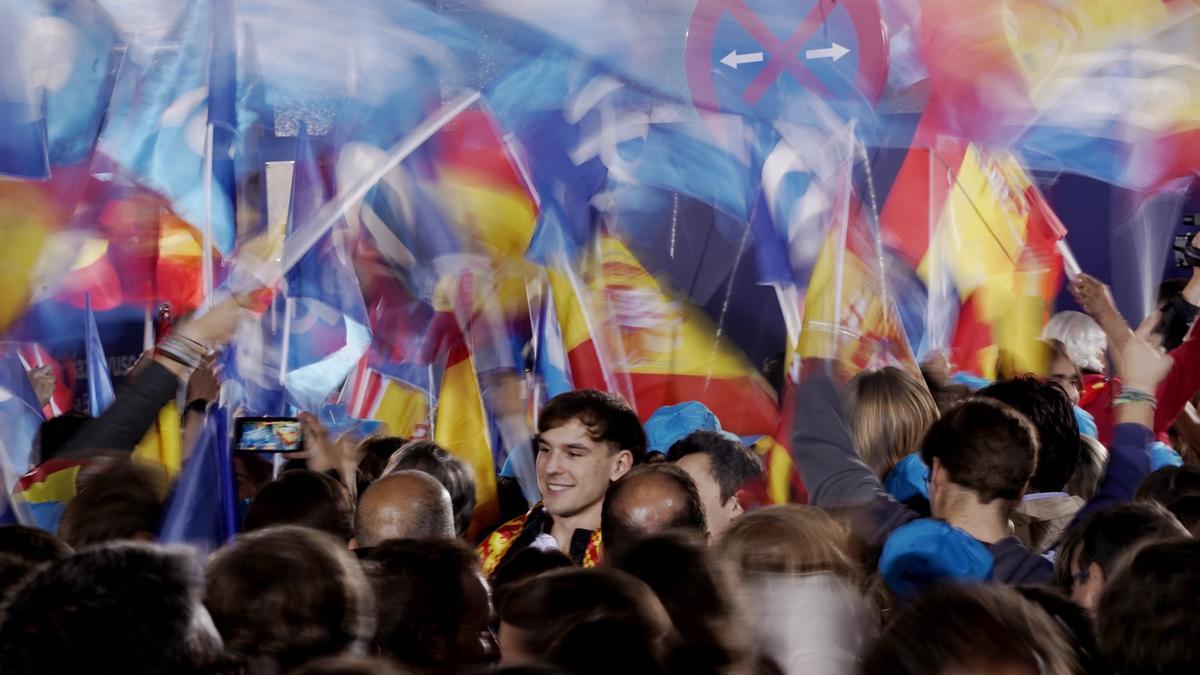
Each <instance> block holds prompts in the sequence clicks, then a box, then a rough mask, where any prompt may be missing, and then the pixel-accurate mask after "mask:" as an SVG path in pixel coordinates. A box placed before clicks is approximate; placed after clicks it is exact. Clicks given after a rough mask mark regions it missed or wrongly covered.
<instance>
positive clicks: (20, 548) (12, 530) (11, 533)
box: [0, 525, 71, 605]
mask: <svg viewBox="0 0 1200 675" xmlns="http://www.w3.org/2000/svg"><path fill="white" fill-rule="evenodd" d="M69 555H71V547H70V546H67V545H66V544H65V543H64V542H63V541H62V540H61V539H59V538H58V537H56V536H54V535H52V534H50V533H49V532H46V531H45V530H39V529H37V528H36V527H27V526H25V525H5V526H3V527H0V605H3V604H4V595H5V594H6V593H8V591H9V590H10V589H11V588H12V587H13V586H14V585H15V584H16V583H17V582H18V581H20V580H21V579H22V578H23V577H24V576H25V575H26V574H29V573H31V572H32V571H33V570H34V569H35V568H37V567H38V566H39V565H42V564H44V563H48V562H50V561H52V560H58V559H60V558H65V557H67V556H69Z"/></svg>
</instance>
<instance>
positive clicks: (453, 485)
mask: <svg viewBox="0 0 1200 675" xmlns="http://www.w3.org/2000/svg"><path fill="white" fill-rule="evenodd" d="M404 470H410V471H423V472H425V473H427V474H429V475H430V476H433V477H434V478H436V479H437V481H438V482H439V483H441V484H442V485H443V486H445V488H446V492H449V493H450V504H451V505H452V506H453V507H454V530H455V532H457V533H458V536H460V537H465V536H466V535H467V531H468V530H470V529H471V516H472V515H474V513H475V475H474V474H473V473H472V472H471V467H469V466H467V463H466V462H464V461H462V460H461V459H459V458H457V457H455V456H454V455H452V454H451V453H450V452H449V451H448V450H446V449H445V448H443V447H442V446H440V445H438V444H437V443H434V442H433V441H413V442H411V443H408V444H405V445H403V446H401V447H400V448H398V449H397V450H396V451H395V452H394V453H392V456H391V458H390V459H389V460H388V464H387V468H385V469H384V470H383V475H384V476H388V475H391V474H393V473H395V472H397V471H404Z"/></svg>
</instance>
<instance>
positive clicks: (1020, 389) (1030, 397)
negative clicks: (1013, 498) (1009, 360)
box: [979, 375, 1081, 492]
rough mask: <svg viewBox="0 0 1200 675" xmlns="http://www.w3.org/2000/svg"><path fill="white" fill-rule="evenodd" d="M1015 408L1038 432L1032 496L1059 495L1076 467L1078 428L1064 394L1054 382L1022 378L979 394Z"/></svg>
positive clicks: (1078, 449)
mask: <svg viewBox="0 0 1200 675" xmlns="http://www.w3.org/2000/svg"><path fill="white" fill-rule="evenodd" d="M979 396H983V397H987V398H992V399H995V400H997V401H1000V402H1001V403H1006V404H1008V405H1010V406H1012V407H1013V408H1016V409H1017V410H1018V411H1019V412H1020V413H1021V414H1022V415H1024V416H1025V417H1026V418H1028V419H1029V421H1030V422H1033V426H1034V427H1035V428H1036V429H1037V438H1038V459H1037V468H1036V469H1035V470H1034V472H1033V476H1032V477H1031V478H1030V479H1029V489H1030V490H1031V491H1034V492H1060V491H1061V490H1062V489H1063V488H1064V487H1065V486H1066V484H1067V481H1068V480H1070V479H1071V474H1073V473H1075V466H1076V465H1077V464H1078V463H1079V453H1080V449H1081V448H1080V441H1079V424H1078V422H1076V421H1075V411H1074V410H1073V409H1072V406H1071V400H1070V399H1069V398H1068V397H1067V392H1066V391H1065V390H1064V389H1063V388H1062V387H1060V386H1059V385H1058V384H1056V383H1054V382H1047V381H1045V380H1041V379H1039V378H1037V377H1034V376H1032V375H1023V376H1021V377H1015V378H1012V379H1009V380H1002V381H1000V382H996V383H994V384H992V385H990V386H988V387H985V388H983V389H982V390H980V391H979Z"/></svg>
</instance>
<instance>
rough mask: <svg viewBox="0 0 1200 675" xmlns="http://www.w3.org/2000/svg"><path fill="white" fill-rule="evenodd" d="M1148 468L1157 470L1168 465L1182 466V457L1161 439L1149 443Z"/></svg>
mask: <svg viewBox="0 0 1200 675" xmlns="http://www.w3.org/2000/svg"><path fill="white" fill-rule="evenodd" d="M1149 448H1150V470H1151V471H1158V470H1159V469H1162V468H1166V467H1168V466H1183V457H1180V456H1179V453H1178V452H1175V449H1174V448H1172V447H1171V446H1169V445H1167V444H1166V443H1163V442H1162V441H1154V442H1153V443H1151V444H1150V446H1149Z"/></svg>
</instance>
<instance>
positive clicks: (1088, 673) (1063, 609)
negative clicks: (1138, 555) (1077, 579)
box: [1016, 586, 1111, 675]
mask: <svg viewBox="0 0 1200 675" xmlns="http://www.w3.org/2000/svg"><path fill="white" fill-rule="evenodd" d="M1016 591H1017V592H1018V593H1020V594H1021V596H1022V597H1024V598H1025V599H1026V600H1029V601H1030V602H1033V603H1034V604H1036V605H1037V606H1038V607H1040V608H1041V609H1042V611H1044V612H1046V614H1048V615H1049V616H1050V618H1052V619H1054V621H1055V622H1056V623H1057V624H1058V627H1059V628H1062V629H1063V631H1064V632H1065V633H1066V636H1067V643H1068V644H1070V645H1071V647H1072V648H1073V649H1074V651H1075V660H1076V662H1077V663H1078V665H1079V670H1078V671H1077V672H1079V673H1080V675H1107V674H1108V673H1111V671H1110V670H1109V668H1108V663H1107V662H1105V660H1104V657H1103V656H1101V655H1100V646H1099V644H1097V642H1096V628H1095V624H1094V622H1093V621H1092V617H1091V616H1089V615H1088V612H1087V610H1085V609H1084V608H1082V607H1080V606H1079V605H1078V604H1076V603H1075V601H1073V600H1071V598H1070V597H1069V596H1068V595H1067V594H1066V593H1065V592H1064V591H1062V590H1060V589H1057V588H1054V587H1051V586H1018V587H1016Z"/></svg>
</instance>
